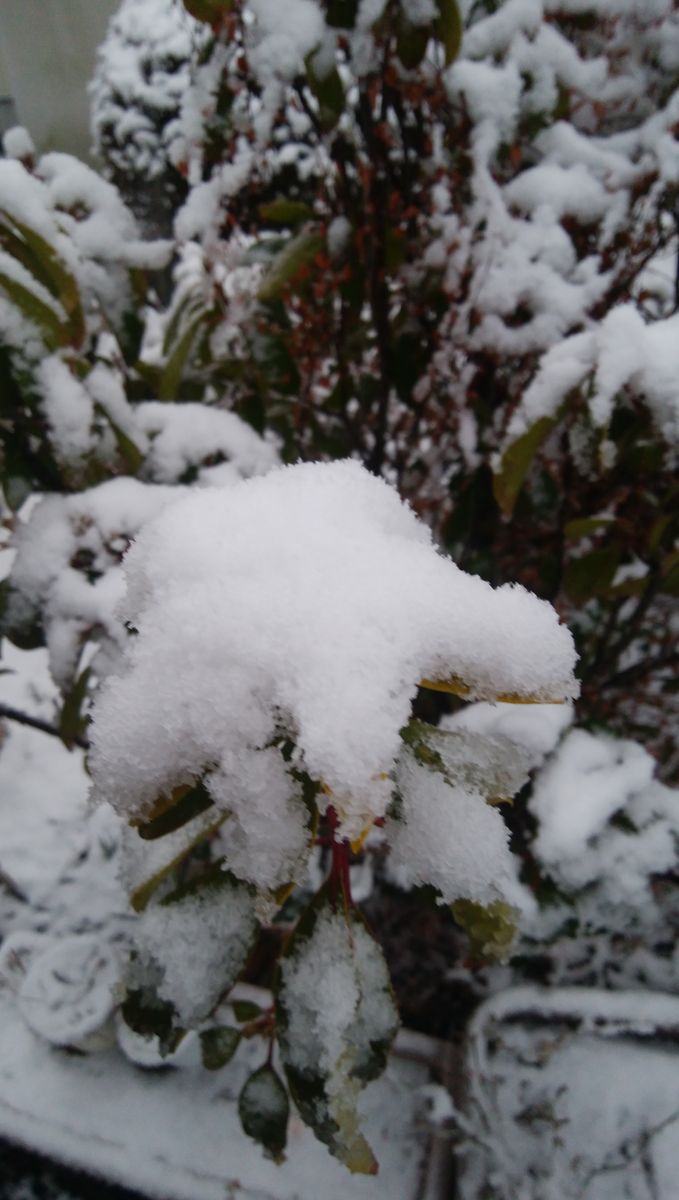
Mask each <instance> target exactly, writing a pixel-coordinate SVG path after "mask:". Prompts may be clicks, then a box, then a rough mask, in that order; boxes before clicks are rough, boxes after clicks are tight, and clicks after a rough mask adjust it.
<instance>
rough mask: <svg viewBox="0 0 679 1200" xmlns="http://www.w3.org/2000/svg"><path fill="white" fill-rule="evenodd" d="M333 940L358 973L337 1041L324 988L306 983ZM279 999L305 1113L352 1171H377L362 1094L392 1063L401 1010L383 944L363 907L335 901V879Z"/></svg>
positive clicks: (292, 951) (282, 967)
mask: <svg viewBox="0 0 679 1200" xmlns="http://www.w3.org/2000/svg"><path fill="white" fill-rule="evenodd" d="M329 945H331V946H332V953H333V956H334V961H335V962H336V963H337V965H338V967H339V966H341V968H342V970H343V971H345V972H346V973H347V974H353V978H354V983H355V988H354V992H355V996H356V1000H355V1005H356V1007H355V1010H354V1012H353V1013H352V1014H351V1015H350V1016H349V1015H347V1016H346V1017H345V1025H344V1027H340V1028H339V1029H338V1028H337V1027H336V1026H335V1027H333V1033H332V1046H330V1045H327V1044H325V1043H324V1042H323V1036H324V1035H323V1031H324V1029H325V1027H326V1026H325V1022H324V1019H323V1015H322V1014H320V1015H319V1017H318V1018H317V1017H316V1016H315V1008H316V1006H317V1005H319V1004H322V1003H323V1002H324V1001H323V996H322V989H320V990H319V991H320V994H318V995H317V993H316V991H315V990H314V989H313V988H312V989H309V990H302V988H301V986H300V980H304V979H306V978H307V976H308V975H309V973H311V974H312V976H313V969H314V964H315V963H316V962H321V961H323V957H324V956H327V954H328V952H329V950H328V946H329ZM275 1000H276V1029H277V1031H278V1039H279V1046H280V1052H281V1060H282V1063H283V1066H284V1069H285V1073H286V1077H287V1080H288V1086H289V1087H290V1092H291V1095H292V1097H293V1099H294V1101H295V1104H296V1106H297V1108H298V1110H299V1113H300V1116H301V1117H302V1120H303V1121H304V1122H305V1123H306V1124H307V1125H309V1126H310V1128H311V1129H312V1130H313V1132H314V1133H315V1135H316V1137H317V1138H318V1139H319V1141H321V1142H323V1143H324V1144H325V1145H326V1146H327V1147H328V1149H329V1150H330V1153H331V1154H333V1155H334V1156H335V1157H336V1158H338V1159H339V1160H340V1161H341V1162H343V1163H344V1165H345V1166H346V1167H348V1168H349V1170H350V1171H352V1172H357V1173H360V1174H365V1175H374V1174H375V1173H376V1171H377V1162H376V1160H375V1156H374V1154H373V1152H372V1150H371V1149H370V1146H369V1145H368V1143H367V1141H366V1140H365V1138H364V1137H363V1134H362V1133H361V1130H360V1127H359V1118H358V1111H357V1102H358V1096H359V1094H360V1092H361V1090H362V1088H363V1087H364V1085H365V1083H367V1082H368V1081H369V1080H371V1079H375V1078H376V1077H377V1076H378V1075H379V1074H380V1073H381V1072H382V1071H383V1070H384V1067H385V1065H386V1060H387V1056H388V1053H389V1048H390V1046H391V1042H392V1040H393V1038H394V1035H395V1033H396V1029H397V1027H398V1015H397V1012H396V1008H395V1006H394V1002H393V997H392V994H391V987H390V983H389V975H388V971H387V968H386V964H385V962H384V958H383V956H382V952H381V950H380V948H379V946H378V945H377V943H376V942H375V941H374V939H373V938H372V936H371V934H370V933H369V931H368V929H367V926H366V925H365V922H364V921H363V920H362V918H361V917H360V915H359V914H358V913H355V912H349V911H345V910H344V909H343V908H339V907H338V908H333V906H332V903H331V896H330V889H329V885H328V884H326V885H325V886H324V887H323V888H321V890H320V892H319V893H318V894H317V896H316V897H315V898H314V900H313V902H312V904H311V905H310V906H309V908H308V909H307V910H306V911H305V912H304V913H303V915H302V916H301V918H300V920H299V922H298V924H297V927H296V929H295V932H294V933H293V935H292V937H291V939H290V941H289V942H288V944H287V946H286V949H285V951H284V954H283V956H282V958H281V960H280V962H279V966H278V971H277V977H276V981H275ZM299 1005H302V1009H303V1011H302V1013H301V1018H302V1019H300V1012H299V1010H298V1009H299ZM302 1030H303V1031H304V1033H303V1034H302Z"/></svg>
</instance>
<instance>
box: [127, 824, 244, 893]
mask: <svg viewBox="0 0 679 1200" xmlns="http://www.w3.org/2000/svg"><path fill="white" fill-rule="evenodd" d="M229 815H230V814H229V813H227V812H224V813H220V815H219V817H218V818H217V820H216V821H211V822H209V824H203V825H202V828H201V829H199V831H198V833H197V834H196V836H195V837H194V838H192V839H191V840H190V841H189V842H188V843H187V844H186V845H184V846H182V848H181V850H180V851H179V852H178V853H177V854H174V855H172V857H171V858H170V859H169V860H168V862H166V863H165V864H164V865H163V866H162V867H159V868H158V870H157V871H154V873H153V875H151V876H150V877H149V878H148V879H145V880H144V882H143V883H140V884H139V885H138V886H137V887H136V888H134V890H133V891H132V893H131V894H130V904H131V905H132V908H133V909H134V911H135V912H136V913H140V912H143V911H144V909H145V908H146V906H147V905H148V903H149V900H150V899H151V897H152V896H153V894H154V892H156V891H157V890H158V888H159V887H160V885H161V883H163V881H164V880H165V879H167V878H168V876H169V875H170V874H171V873H172V872H173V871H174V870H176V868H177V867H179V866H181V864H182V863H183V862H184V860H185V859H187V858H188V857H189V855H190V854H192V853H193V851H194V850H195V849H196V847H197V846H199V845H200V844H201V842H204V841H206V840H207V839H208V838H209V837H211V835H212V834H213V833H216V832H217V830H218V829H219V828H220V826H221V825H223V824H224V821H227V820H228V819H229Z"/></svg>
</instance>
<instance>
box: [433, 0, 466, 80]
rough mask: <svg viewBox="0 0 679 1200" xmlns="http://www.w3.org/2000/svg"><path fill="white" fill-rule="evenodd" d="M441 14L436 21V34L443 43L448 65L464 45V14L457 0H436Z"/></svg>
mask: <svg viewBox="0 0 679 1200" xmlns="http://www.w3.org/2000/svg"><path fill="white" fill-rule="evenodd" d="M436 7H437V8H438V11H439V15H438V17H437V19H436V21H435V22H434V29H435V31H436V36H437V38H438V39H439V41H440V42H442V43H443V48H444V51H445V62H446V66H447V67H449V66H450V64H451V63H452V62H454V61H455V59H456V58H457V56H458V54H459V53H460V46H461V45H462V16H461V14H460V9H459V6H458V3H457V0H436Z"/></svg>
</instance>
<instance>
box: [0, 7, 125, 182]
mask: <svg viewBox="0 0 679 1200" xmlns="http://www.w3.org/2000/svg"><path fill="white" fill-rule="evenodd" d="M118 3H119V0H0V95H2V94H5V95H11V96H13V98H14V102H15V104H16V110H17V115H18V119H19V121H20V122H21V124H22V125H25V126H26V127H27V128H28V130H29V131H30V133H31V135H32V137H33V140H34V142H35V143H36V146H37V148H38V150H67V151H68V152H69V153H71V154H77V155H78V156H79V157H81V158H86V157H88V156H89V147H90V136H89V107H88V100H87V93H86V87H87V84H88V82H89V80H90V78H91V76H92V71H93V69H94V58H95V52H96V48H97V46H98V45H99V43H100V42H101V40H102V38H103V36H104V34H105V32H106V26H107V24H108V21H109V17H110V16H111V13H112V12H114V10H115V9H116V8H117V7H118Z"/></svg>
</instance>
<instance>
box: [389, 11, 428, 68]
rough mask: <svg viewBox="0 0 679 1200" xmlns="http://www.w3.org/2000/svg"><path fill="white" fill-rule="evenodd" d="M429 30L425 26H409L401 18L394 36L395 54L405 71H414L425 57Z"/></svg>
mask: <svg viewBox="0 0 679 1200" xmlns="http://www.w3.org/2000/svg"><path fill="white" fill-rule="evenodd" d="M430 37H431V29H430V28H429V26H427V25H411V23H410V21H408V20H406V18H405V16H404V15H402V16H401V20H400V21H399V24H398V30H397V34H396V53H397V54H398V56H399V58H400V60H401V62H402V63H403V66H404V67H405V69H406V71H414V70H415V68H416V67H419V65H420V63H421V62H422V59H423V58H424V56H425V53H426V50H427V45H428V44H429V38H430Z"/></svg>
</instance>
